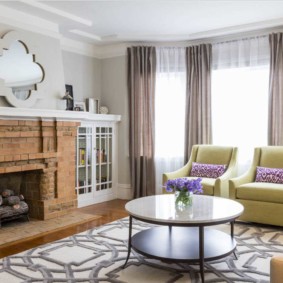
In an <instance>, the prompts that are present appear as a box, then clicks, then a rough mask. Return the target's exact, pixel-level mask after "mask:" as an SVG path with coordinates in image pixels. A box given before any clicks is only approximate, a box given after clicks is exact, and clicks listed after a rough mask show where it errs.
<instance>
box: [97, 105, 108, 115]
mask: <svg viewBox="0 0 283 283" xmlns="http://www.w3.org/2000/svg"><path fill="white" fill-rule="evenodd" d="M99 112H100V114H108V112H109V110H108V107H106V106H100V108H99Z"/></svg>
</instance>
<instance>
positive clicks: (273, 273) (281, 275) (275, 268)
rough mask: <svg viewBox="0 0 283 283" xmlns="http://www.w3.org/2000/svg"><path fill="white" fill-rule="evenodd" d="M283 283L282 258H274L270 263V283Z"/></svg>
mask: <svg viewBox="0 0 283 283" xmlns="http://www.w3.org/2000/svg"><path fill="white" fill-rule="evenodd" d="M282 282H283V256H274V257H272V259H271V261H270V283H282Z"/></svg>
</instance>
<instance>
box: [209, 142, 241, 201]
mask: <svg viewBox="0 0 283 283" xmlns="http://www.w3.org/2000/svg"><path fill="white" fill-rule="evenodd" d="M237 156H238V148H236V147H235V148H233V153H232V156H231V160H230V163H229V167H228V168H227V170H226V171H225V173H224V174H223V175H222V176H220V177H219V178H217V179H216V180H215V185H214V195H215V196H222V197H226V198H228V197H229V179H231V178H233V177H235V176H236V175H237Z"/></svg>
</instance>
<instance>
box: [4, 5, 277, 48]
mask: <svg viewBox="0 0 283 283" xmlns="http://www.w3.org/2000/svg"><path fill="white" fill-rule="evenodd" d="M0 5H3V6H6V7H8V8H12V9H15V10H18V11H20V12H24V13H27V14H29V15H32V16H36V17H39V18H41V19H45V20H48V21H50V22H53V23H55V24H57V25H58V27H59V31H60V33H61V34H62V35H63V36H64V37H65V38H69V39H75V40H79V41H81V42H88V43H93V44H97V45H101V44H112V43H117V42H129V41H131V42H133V41H143V42H145V41H150V42H155V41H167V42H168V41H184V40H192V39H200V38H207V37H212V36H218V35H225V34H231V33H236V32H243V31H250V30H257V29H262V28H270V27H274V26H283V0H282V1H280V0H277V1H272V0H267V1H264V0H261V1H256V0H235V1H232V0H222V1H220V0H206V1H205V0H198V1H197V0H196V1H193V0H182V1H181V0H112V1H110V0H109V1H108V0H92V1H91V0H89V1H35V0H21V1H1V0H0ZM0 9H1V7H0Z"/></svg>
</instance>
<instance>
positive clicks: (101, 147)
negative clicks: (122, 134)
mask: <svg viewBox="0 0 283 283" xmlns="http://www.w3.org/2000/svg"><path fill="white" fill-rule="evenodd" d="M116 147H117V144H116V125H115V123H112V122H87V123H82V124H81V126H79V127H78V134H77V160H76V164H77V166H76V193H77V196H78V207H83V206H87V205H91V204H94V203H99V202H103V201H107V200H110V199H114V198H115V196H116V188H117V171H118V170H117V165H116V160H117V157H116Z"/></svg>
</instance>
